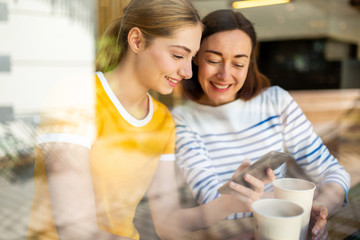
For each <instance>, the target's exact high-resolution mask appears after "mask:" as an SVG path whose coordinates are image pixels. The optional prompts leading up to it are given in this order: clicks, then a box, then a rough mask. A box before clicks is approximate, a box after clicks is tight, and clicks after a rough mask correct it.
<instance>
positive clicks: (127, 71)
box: [105, 61, 149, 119]
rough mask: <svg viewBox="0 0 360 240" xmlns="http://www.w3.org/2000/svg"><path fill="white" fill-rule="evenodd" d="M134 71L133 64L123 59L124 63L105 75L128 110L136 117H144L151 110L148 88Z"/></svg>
mask: <svg viewBox="0 0 360 240" xmlns="http://www.w3.org/2000/svg"><path fill="white" fill-rule="evenodd" d="M124 62H125V63H124ZM134 72H135V71H134V70H133V69H132V68H131V66H129V65H127V64H126V61H123V64H119V65H118V67H116V68H115V69H114V70H113V71H111V72H108V73H106V74H105V77H106V79H107V81H108V83H109V85H110V88H111V90H112V91H113V92H114V94H115V96H116V97H117V98H118V100H119V101H120V103H121V105H122V106H123V107H124V108H125V109H126V111H127V112H128V113H129V114H130V115H132V116H133V117H134V118H136V119H143V118H145V117H146V116H147V114H148V112H149V98H148V96H147V91H148V89H146V88H145V87H144V86H143V85H141V84H140V83H139V81H137V79H136V75H135V74H134Z"/></svg>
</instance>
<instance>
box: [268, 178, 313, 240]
mask: <svg viewBox="0 0 360 240" xmlns="http://www.w3.org/2000/svg"><path fill="white" fill-rule="evenodd" d="M273 186H274V196H275V198H278V199H285V200H289V201H292V202H294V203H297V204H299V205H300V206H301V207H303V208H304V215H303V219H302V224H301V233H300V240H305V239H306V238H307V233H308V228H309V221H310V214H311V207H312V202H313V197H314V190H315V188H316V186H315V184H314V183H312V182H309V181H306V180H303V179H299V178H280V179H276V180H275V181H274V182H273Z"/></svg>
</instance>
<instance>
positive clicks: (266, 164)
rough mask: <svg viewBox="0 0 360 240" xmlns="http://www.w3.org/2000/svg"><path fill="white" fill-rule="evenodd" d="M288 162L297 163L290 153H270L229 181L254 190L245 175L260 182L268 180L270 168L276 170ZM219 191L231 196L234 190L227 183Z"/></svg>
mask: <svg viewBox="0 0 360 240" xmlns="http://www.w3.org/2000/svg"><path fill="white" fill-rule="evenodd" d="M288 161H295V160H294V158H293V157H292V156H291V155H290V154H288V153H284V152H276V151H271V152H268V153H267V154H265V155H264V156H262V157H261V158H260V159H259V160H257V161H256V162H255V163H254V164H252V165H250V166H249V167H248V168H247V169H245V170H244V171H241V172H235V173H234V175H233V176H232V177H231V179H230V180H229V181H233V182H236V183H238V184H241V185H243V186H245V187H248V188H252V186H251V185H250V184H249V183H248V182H246V181H245V180H244V176H245V174H250V175H252V176H254V177H256V178H258V179H260V180H263V179H265V178H267V173H266V170H267V169H268V168H271V169H273V170H274V169H276V168H278V167H280V166H281V165H282V164H284V163H286V162H288ZM217 191H218V193H221V194H230V193H231V191H234V190H232V189H231V188H230V187H229V182H226V183H225V184H224V185H222V186H221V187H219V188H218V190H217Z"/></svg>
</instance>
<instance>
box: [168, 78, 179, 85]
mask: <svg viewBox="0 0 360 240" xmlns="http://www.w3.org/2000/svg"><path fill="white" fill-rule="evenodd" d="M165 78H166V79H167V80H168V81H169V82H172V83H175V84H177V83H178V82H180V81H179V80H175V79H173V78H171V77H168V76H165Z"/></svg>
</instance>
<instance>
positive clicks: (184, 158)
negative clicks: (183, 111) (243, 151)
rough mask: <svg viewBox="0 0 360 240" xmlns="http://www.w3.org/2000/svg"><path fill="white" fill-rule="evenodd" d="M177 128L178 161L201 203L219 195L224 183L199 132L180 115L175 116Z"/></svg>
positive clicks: (176, 149)
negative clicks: (189, 125)
mask: <svg viewBox="0 0 360 240" xmlns="http://www.w3.org/2000/svg"><path fill="white" fill-rule="evenodd" d="M174 120H175V129H176V142H175V152H176V163H177V164H178V166H179V168H180V170H181V171H182V174H183V176H184V177H185V179H186V181H187V183H188V185H189V186H190V188H191V190H192V193H193V196H194V198H195V199H196V201H197V202H198V203H199V204H204V203H206V202H209V201H211V200H214V199H215V198H217V197H218V196H219V194H218V192H217V189H218V188H219V187H220V186H221V185H222V184H223V183H222V182H221V179H220V178H219V176H218V175H217V174H216V170H215V169H214V167H213V166H212V164H211V160H210V157H209V154H208V152H207V150H206V148H205V145H204V143H203V141H202V139H201V138H200V136H199V134H198V133H196V132H194V131H192V130H191V129H190V128H189V127H188V126H187V125H186V124H185V123H184V122H183V121H182V119H181V118H180V117H176V116H174Z"/></svg>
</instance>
